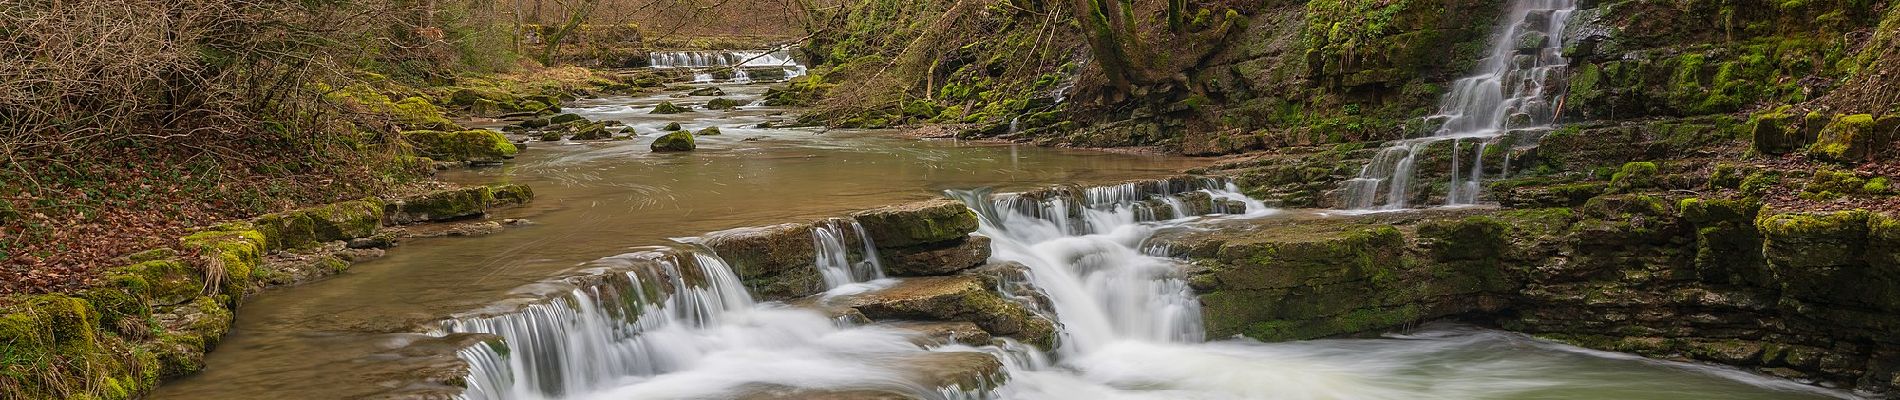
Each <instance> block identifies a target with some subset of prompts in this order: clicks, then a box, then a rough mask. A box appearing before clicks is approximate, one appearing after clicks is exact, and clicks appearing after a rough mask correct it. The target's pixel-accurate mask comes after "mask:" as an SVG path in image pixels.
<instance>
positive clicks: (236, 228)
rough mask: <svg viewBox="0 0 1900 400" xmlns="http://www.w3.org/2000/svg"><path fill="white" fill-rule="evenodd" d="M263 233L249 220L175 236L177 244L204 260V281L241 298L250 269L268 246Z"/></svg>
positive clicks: (248, 286)
mask: <svg viewBox="0 0 1900 400" xmlns="http://www.w3.org/2000/svg"><path fill="white" fill-rule="evenodd" d="M266 243H267V240H266V239H265V237H264V233H262V232H258V231H257V230H256V228H254V227H252V226H251V224H250V223H248V222H246V223H240V224H230V225H223V226H219V227H217V228H214V229H212V230H207V231H202V232H198V233H194V234H191V235H190V236H185V237H184V238H182V239H179V244H180V245H181V246H182V247H184V248H185V249H187V250H189V251H194V252H196V253H197V254H198V256H199V257H201V259H202V260H204V264H203V268H204V269H205V270H207V271H211V272H208V273H206V274H205V276H207V277H211V278H213V279H208V281H209V282H206V284H207V285H211V286H213V287H215V288H217V289H218V293H219V294H222V295H223V296H225V297H228V298H233V299H235V298H242V297H243V296H244V294H245V290H247V289H249V288H250V280H251V272H253V271H256V270H257V265H258V263H260V262H262V260H263V257H264V253H265V252H266V251H267V250H268V247H267V245H266Z"/></svg>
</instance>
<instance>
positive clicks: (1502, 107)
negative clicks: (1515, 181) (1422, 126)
mask: <svg viewBox="0 0 1900 400" xmlns="http://www.w3.org/2000/svg"><path fill="white" fill-rule="evenodd" d="M1576 3H1577V2H1576V0H1513V1H1511V9H1510V11H1509V13H1508V14H1506V18H1505V19H1504V25H1503V26H1501V27H1499V28H1498V29H1497V32H1496V34H1495V36H1494V37H1493V38H1492V44H1491V48H1490V52H1489V54H1488V56H1487V57H1486V58H1485V59H1484V64H1483V66H1482V67H1481V68H1482V69H1480V70H1479V72H1478V74H1477V75H1473V76H1470V77H1466V78H1463V79H1459V80H1458V81H1457V82H1454V83H1453V84H1452V89H1451V91H1450V92H1449V93H1446V94H1445V96H1444V97H1443V98H1441V99H1440V102H1439V106H1438V113H1437V114H1436V115H1432V116H1430V117H1426V120H1427V121H1435V122H1438V124H1439V128H1438V130H1437V131H1436V132H1435V133H1434V134H1432V135H1431V136H1427V137H1422V138H1411V139H1404V140H1397V141H1393V142H1392V143H1390V144H1388V145H1387V146H1386V147H1385V148H1383V149H1381V150H1379V153H1378V154H1377V155H1375V156H1373V158H1372V160H1371V161H1370V162H1368V163H1366V165H1365V166H1364V167H1362V168H1360V170H1359V175H1358V176H1357V177H1355V178H1353V179H1351V180H1348V181H1347V182H1346V183H1345V186H1344V187H1343V189H1344V191H1345V204H1343V206H1344V207H1346V208H1350V209H1358V210H1395V209H1404V208H1406V207H1409V206H1410V204H1409V203H1410V199H1411V196H1412V195H1411V183H1412V178H1413V174H1414V173H1415V172H1416V171H1415V168H1414V164H1415V162H1416V161H1417V157H1418V154H1419V153H1421V152H1423V151H1424V150H1425V149H1427V148H1429V147H1432V146H1436V145H1443V144H1446V142H1447V141H1449V142H1450V145H1451V154H1452V157H1453V161H1452V165H1451V168H1450V171H1451V175H1452V180H1451V182H1450V185H1449V186H1447V188H1448V189H1447V190H1448V193H1447V194H1446V200H1445V203H1446V205H1464V204H1473V203H1476V202H1477V201H1478V192H1479V191H1480V190H1481V189H1480V188H1481V187H1482V184H1483V180H1484V171H1483V163H1484V161H1483V157H1484V151H1485V149H1486V147H1487V146H1489V145H1491V142H1492V141H1494V140H1497V139H1498V138H1499V137H1501V136H1504V135H1506V134H1508V133H1511V132H1514V131H1545V130H1549V129H1550V126H1551V124H1553V123H1555V121H1554V118H1555V115H1556V109H1555V107H1554V106H1553V104H1552V101H1551V99H1550V96H1551V95H1552V94H1553V93H1552V92H1554V91H1555V90H1556V88H1554V87H1552V86H1554V85H1551V82H1550V78H1551V77H1552V76H1553V75H1555V74H1561V73H1562V72H1563V71H1564V69H1565V67H1566V65H1567V63H1566V62H1565V60H1564V58H1563V54H1562V52H1563V43H1562V37H1563V32H1564V28H1565V24H1566V23H1567V22H1568V21H1569V19H1570V14H1571V13H1572V12H1573V11H1574V10H1576V7H1577V4H1576ZM1463 139H1471V140H1472V141H1475V142H1477V143H1479V144H1478V145H1477V150H1478V152H1477V154H1475V155H1473V156H1472V157H1470V158H1471V159H1472V160H1474V161H1473V163H1472V167H1471V169H1470V173H1469V174H1463V173H1461V171H1462V170H1463V168H1464V167H1463V164H1462V162H1461V161H1460V160H1461V159H1462V157H1461V156H1460V154H1459V153H1460V152H1461V150H1460V148H1459V144H1460V142H1461V141H1462V140H1463ZM1506 150H1507V151H1505V152H1504V153H1505V154H1507V156H1508V154H1509V153H1510V152H1509V151H1508V149H1506ZM1505 172H1506V173H1509V172H1510V171H1509V170H1508V169H1507V170H1506V171H1505ZM1461 175H1462V176H1461Z"/></svg>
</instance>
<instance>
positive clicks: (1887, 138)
mask: <svg viewBox="0 0 1900 400" xmlns="http://www.w3.org/2000/svg"><path fill="white" fill-rule="evenodd" d="M1874 122H1875V120H1874V116H1872V115H1867V114H1859V115H1842V116H1837V117H1835V118H1834V121H1833V122H1830V123H1828V124H1827V127H1825V128H1822V129H1821V133H1820V136H1819V137H1816V138H1815V140H1814V144H1813V145H1812V146H1809V147H1808V156H1810V157H1814V158H1818V159H1822V160H1829V161H1837V162H1859V161H1863V160H1866V159H1868V158H1869V157H1872V156H1873V155H1875V154H1878V152H1879V151H1882V150H1885V149H1887V148H1888V147H1889V146H1891V145H1892V144H1893V141H1894V137H1893V134H1892V133H1891V132H1879V130H1878V129H1875V123H1874Z"/></svg>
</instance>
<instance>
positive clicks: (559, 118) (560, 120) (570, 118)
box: [548, 114, 587, 124]
mask: <svg viewBox="0 0 1900 400" xmlns="http://www.w3.org/2000/svg"><path fill="white" fill-rule="evenodd" d="M586 120H587V118H584V117H581V116H579V115H574V114H561V115H556V116H554V117H553V118H548V123H549V124H565V123H569V122H575V121H586Z"/></svg>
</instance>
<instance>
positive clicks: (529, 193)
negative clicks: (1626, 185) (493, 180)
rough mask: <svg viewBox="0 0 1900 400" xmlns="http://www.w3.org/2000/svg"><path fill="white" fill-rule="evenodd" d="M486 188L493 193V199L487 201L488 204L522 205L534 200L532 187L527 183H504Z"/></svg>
mask: <svg viewBox="0 0 1900 400" xmlns="http://www.w3.org/2000/svg"><path fill="white" fill-rule="evenodd" d="M488 188H489V190H490V191H491V192H492V193H493V194H494V200H493V201H491V202H489V205H490V206H512V205H522V204H528V201H530V200H534V188H531V187H528V185H521V184H506V185H495V186H489V187H488Z"/></svg>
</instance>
